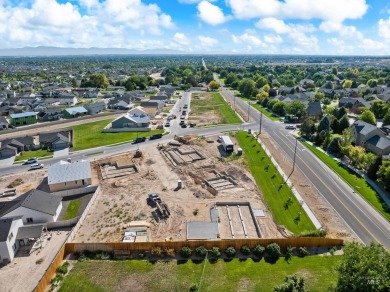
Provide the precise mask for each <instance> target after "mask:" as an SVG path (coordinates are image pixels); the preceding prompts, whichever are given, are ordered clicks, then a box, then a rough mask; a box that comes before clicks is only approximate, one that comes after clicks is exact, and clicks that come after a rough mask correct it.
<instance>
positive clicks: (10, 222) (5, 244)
mask: <svg viewBox="0 0 390 292" xmlns="http://www.w3.org/2000/svg"><path fill="white" fill-rule="evenodd" d="M21 226H23V221H22V219H21V218H20V217H13V218H12V217H11V218H1V219H0V263H2V264H8V263H10V262H12V260H13V259H14V257H15V254H16V253H17V252H18V250H19V248H20V245H19V242H18V240H16V235H17V234H18V230H19V227H21Z"/></svg>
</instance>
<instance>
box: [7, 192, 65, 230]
mask: <svg viewBox="0 0 390 292" xmlns="http://www.w3.org/2000/svg"><path fill="white" fill-rule="evenodd" d="M61 209H62V197H61V196H56V195H52V194H50V193H46V192H43V191H40V190H35V189H34V190H31V191H29V192H27V193H25V194H23V195H21V196H19V197H17V198H16V199H14V200H12V201H4V202H0V218H3V217H22V220H23V224H37V223H49V222H55V221H57V218H58V215H59V214H60V212H61Z"/></svg>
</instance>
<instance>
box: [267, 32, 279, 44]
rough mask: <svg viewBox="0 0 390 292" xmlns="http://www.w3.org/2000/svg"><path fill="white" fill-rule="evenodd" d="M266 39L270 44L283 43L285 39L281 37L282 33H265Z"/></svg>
mask: <svg viewBox="0 0 390 292" xmlns="http://www.w3.org/2000/svg"><path fill="white" fill-rule="evenodd" d="M264 41H265V42H266V43H269V44H280V43H283V39H282V38H281V36H280V35H277V34H276V35H270V34H268V35H265V36H264Z"/></svg>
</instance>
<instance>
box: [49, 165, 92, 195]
mask: <svg viewBox="0 0 390 292" xmlns="http://www.w3.org/2000/svg"><path fill="white" fill-rule="evenodd" d="M91 183H92V173H91V165H90V163H89V161H87V160H81V161H77V162H72V163H70V162H66V161H60V162H58V163H56V164H53V165H51V166H49V168H48V185H49V189H50V191H51V192H57V191H64V190H69V189H75V188H80V187H85V186H88V185H90V184H91Z"/></svg>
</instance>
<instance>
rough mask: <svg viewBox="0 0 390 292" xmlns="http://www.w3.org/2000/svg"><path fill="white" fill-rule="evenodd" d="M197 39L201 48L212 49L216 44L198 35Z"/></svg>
mask: <svg viewBox="0 0 390 292" xmlns="http://www.w3.org/2000/svg"><path fill="white" fill-rule="evenodd" d="M198 39H199V41H200V44H201V46H203V47H214V46H216V45H217V44H218V40H217V39H214V38H211V37H207V36H203V35H200V36H198Z"/></svg>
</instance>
